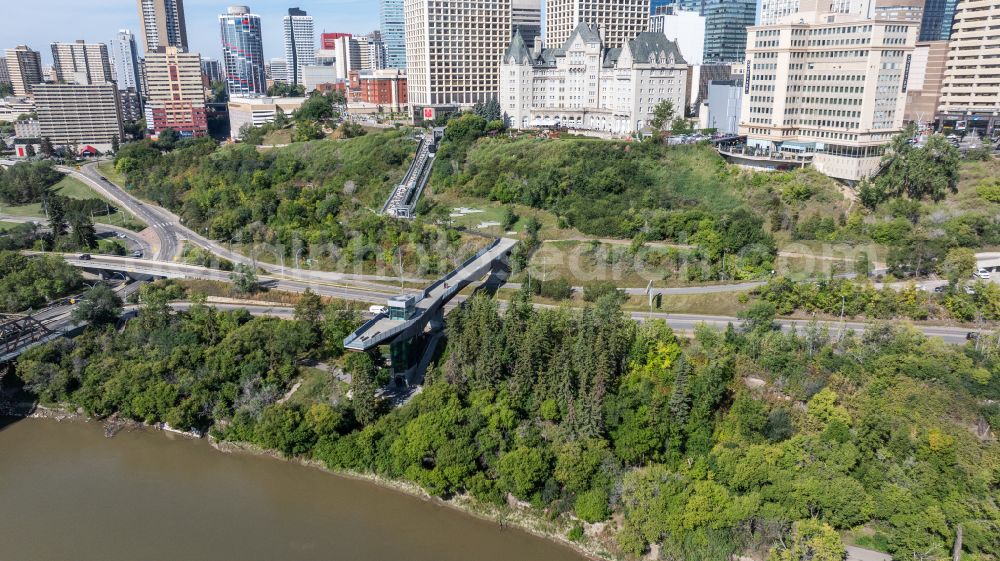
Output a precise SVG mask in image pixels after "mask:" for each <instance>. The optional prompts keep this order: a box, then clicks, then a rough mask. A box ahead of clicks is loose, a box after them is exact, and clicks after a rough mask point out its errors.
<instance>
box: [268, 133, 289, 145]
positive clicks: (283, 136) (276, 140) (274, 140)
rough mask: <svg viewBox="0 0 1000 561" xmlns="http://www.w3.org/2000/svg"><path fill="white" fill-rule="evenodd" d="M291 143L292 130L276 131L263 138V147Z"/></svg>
mask: <svg viewBox="0 0 1000 561" xmlns="http://www.w3.org/2000/svg"><path fill="white" fill-rule="evenodd" d="M291 143H292V129H281V130H276V131H274V132H272V133H270V134H268V135H267V136H265V137H264V142H263V144H264V145H265V146H274V145H278V144H291Z"/></svg>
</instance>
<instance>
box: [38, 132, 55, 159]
mask: <svg viewBox="0 0 1000 561" xmlns="http://www.w3.org/2000/svg"><path fill="white" fill-rule="evenodd" d="M39 148H40V149H41V151H42V155H43V156H45V157H46V158H51V157H52V155H53V154H54V153H55V148H53V147H52V139H51V138H49V137H47V136H46V137H44V138H42V141H41V143H40V144H39Z"/></svg>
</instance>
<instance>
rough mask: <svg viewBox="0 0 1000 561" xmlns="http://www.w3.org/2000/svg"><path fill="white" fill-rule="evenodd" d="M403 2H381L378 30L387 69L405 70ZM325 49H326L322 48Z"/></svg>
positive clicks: (399, 0) (391, 0)
mask: <svg viewBox="0 0 1000 561" xmlns="http://www.w3.org/2000/svg"><path fill="white" fill-rule="evenodd" d="M403 1H404V0H381V2H380V4H379V18H380V26H379V30H380V31H381V32H382V42H383V43H385V64H386V66H387V67H389V68H406V16H405V11H404V9H403ZM324 48H326V47H324Z"/></svg>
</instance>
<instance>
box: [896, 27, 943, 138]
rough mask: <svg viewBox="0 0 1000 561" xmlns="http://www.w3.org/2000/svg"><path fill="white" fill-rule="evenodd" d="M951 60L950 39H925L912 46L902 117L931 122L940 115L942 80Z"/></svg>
mask: <svg viewBox="0 0 1000 561" xmlns="http://www.w3.org/2000/svg"><path fill="white" fill-rule="evenodd" d="M947 62H948V41H924V42H922V43H917V46H916V48H915V49H913V62H912V64H911V65H910V80H909V84H908V87H907V90H906V111H905V113H904V114H903V120H904V121H905V122H907V123H917V124H918V125H932V124H933V123H934V118H935V116H936V115H937V108H938V100H939V99H940V98H941V84H942V82H944V69H945V66H946V65H947Z"/></svg>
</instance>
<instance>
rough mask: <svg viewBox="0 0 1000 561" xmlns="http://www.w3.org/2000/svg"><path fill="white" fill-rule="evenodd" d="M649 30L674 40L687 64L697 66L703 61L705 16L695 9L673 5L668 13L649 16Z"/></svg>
mask: <svg viewBox="0 0 1000 561" xmlns="http://www.w3.org/2000/svg"><path fill="white" fill-rule="evenodd" d="M649 31H651V32H653V33H663V34H664V35H666V36H667V39H670V40H671V41H676V43H677V48H678V49H680V51H681V54H682V55H684V61H685V62H687V63H688V64H690V65H694V66H698V65H701V64H702V63H704V61H705V60H704V59H705V16H703V15H700V14H699V13H698V12H695V11H688V10H681V9H679V8H678V7H677V6H676V5H674V6H672V9H671V10H670V13H659V14H653V15H651V16H649Z"/></svg>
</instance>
